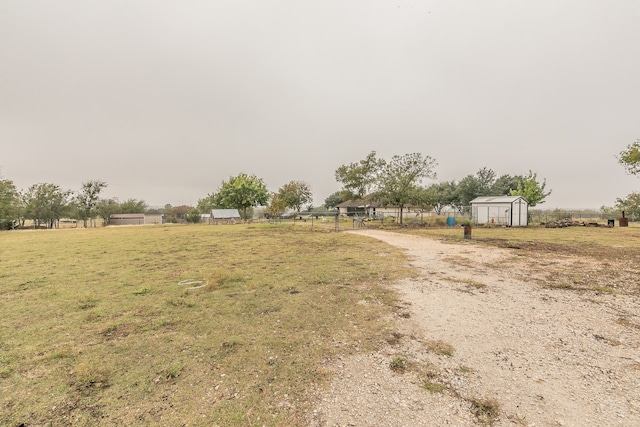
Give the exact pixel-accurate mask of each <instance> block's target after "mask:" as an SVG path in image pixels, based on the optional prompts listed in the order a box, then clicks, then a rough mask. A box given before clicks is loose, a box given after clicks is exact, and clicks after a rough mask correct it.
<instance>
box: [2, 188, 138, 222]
mask: <svg viewBox="0 0 640 427" xmlns="http://www.w3.org/2000/svg"><path fill="white" fill-rule="evenodd" d="M106 187H107V183H106V182H104V181H101V180H89V181H86V182H84V183H82V185H81V188H80V190H78V191H71V190H64V189H62V188H61V187H60V186H59V185H56V184H51V183H40V184H34V185H32V186H30V187H29V188H28V189H27V190H25V191H19V190H18V189H17V188H16V186H15V185H14V183H13V181H11V180H9V179H0V229H5V230H6V229H12V228H16V227H24V225H25V222H26V221H27V220H31V221H32V222H33V226H34V227H35V228H41V227H43V226H44V227H46V228H56V227H57V226H58V224H59V222H60V220H61V219H62V218H70V219H74V220H78V221H80V220H81V221H83V224H84V227H85V228H86V227H88V226H89V225H93V226H95V220H96V218H102V220H103V221H104V223H105V224H108V222H109V217H110V216H111V215H112V214H116V213H140V212H145V211H146V210H147V209H148V206H147V204H146V203H145V202H144V201H142V200H137V199H128V200H125V201H123V202H120V201H118V199H115V198H110V199H101V198H100V193H101V192H102V190H104V189H105V188H106Z"/></svg>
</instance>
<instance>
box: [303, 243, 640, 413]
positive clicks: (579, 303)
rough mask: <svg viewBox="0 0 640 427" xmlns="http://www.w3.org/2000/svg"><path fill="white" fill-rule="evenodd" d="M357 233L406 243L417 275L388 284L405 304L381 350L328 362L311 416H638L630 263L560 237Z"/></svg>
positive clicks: (639, 333) (637, 343)
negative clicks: (525, 243)
mask: <svg viewBox="0 0 640 427" xmlns="http://www.w3.org/2000/svg"><path fill="white" fill-rule="evenodd" d="M358 233H359V234H362V235H367V236H371V237H374V238H377V239H380V240H383V241H385V242H387V243H389V244H392V245H394V246H398V247H401V248H403V249H405V250H406V251H407V252H408V254H409V255H410V257H411V259H412V261H411V263H412V265H413V266H414V267H416V268H417V269H419V270H420V271H421V275H420V277H417V278H412V279H407V280H404V281H402V282H400V283H397V284H396V285H395V286H394V287H395V289H397V291H398V292H399V293H400V295H401V296H402V298H403V300H404V302H405V304H404V305H403V309H402V310H398V311H397V314H396V317H397V320H396V323H397V332H396V333H394V334H393V336H392V337H390V339H389V340H387V343H386V345H385V347H384V350H382V351H381V352H379V353H375V354H367V355H357V356H353V357H350V358H344V359H339V360H336V361H333V363H330V364H329V365H330V366H327V367H326V368H327V369H332V370H334V372H335V379H334V381H333V383H332V384H331V387H330V388H329V389H328V390H326V391H324V392H323V393H321V394H320V395H319V396H318V401H317V405H316V408H315V411H314V413H313V414H312V418H311V420H310V424H311V425H314V426H334V425H341V426H342V425H353V426H360V425H362V426H370V425H385V426H406V425H414V426H423V425H424V426H435V425H455V426H470V425H487V424H491V425H495V426H513V425H523V426H541V425H544V426H562V425H564V426H584V425H594V426H596V425H597V426H601V425H607V426H637V425H640V403H639V402H640V370H639V369H638V366H640V352H639V348H640V330H639V329H638V328H637V325H638V324H640V316H639V314H640V310H639V308H640V306H639V302H638V296H637V286H638V285H637V282H638V281H637V279H635V278H634V277H631V276H629V275H631V274H632V273H633V271H629V272H625V271H623V272H622V273H616V274H614V273H613V272H612V271H611V270H612V268H614V267H617V266H612V265H611V263H612V262H613V261H614V259H613V258H610V259H608V260H606V261H605V262H606V263H609V264H603V262H601V261H600V260H599V259H597V258H594V256H593V255H592V254H590V253H589V252H588V251H587V253H586V254H582V253H580V252H573V253H571V252H570V251H567V250H565V249H563V248H560V247H559V246H555V245H551V246H553V248H552V249H553V250H551V251H546V250H544V249H543V248H541V247H540V246H536V245H532V247H529V248H526V249H523V248H522V247H520V248H495V247H487V246H482V245H474V244H462V245H461V244H447V243H444V242H441V241H437V240H433V239H428V238H423V237H416V236H411V235H401V234H395V233H388V232H383V231H377V230H364V231H359V232H358ZM523 250H524V251H526V254H525V256H523V255H522V251H523ZM533 254H536V256H531V255H533ZM558 276H560V279H558ZM563 281H567V286H553V284H557V283H563ZM629 281H631V282H629ZM594 285H596V286H595V288H594ZM606 289H610V291H609V290H606ZM400 313H405V315H400ZM406 313H410V316H407V315H406ZM621 319H623V320H621ZM434 342H437V343H439V344H440V345H439V346H434V345H433V343H434ZM443 346H445V348H446V349H447V351H446V352H442V351H438V350H437V348H442V347H443ZM398 358H404V359H405V360H406V369H404V370H403V371H402V372H399V371H397V370H393V369H391V366H390V364H391V363H392V361H394V360H395V361H397V360H399V359H398Z"/></svg>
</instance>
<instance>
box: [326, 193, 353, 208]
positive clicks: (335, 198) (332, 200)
mask: <svg viewBox="0 0 640 427" xmlns="http://www.w3.org/2000/svg"><path fill="white" fill-rule="evenodd" d="M347 200H349V194H348V193H346V192H345V191H336V192H335V193H333V194H331V195H330V196H329V197H327V198H326V199H324V207H325V208H327V209H333V208H335V207H336V206H338V205H339V204H340V203H342V202H346V201H347Z"/></svg>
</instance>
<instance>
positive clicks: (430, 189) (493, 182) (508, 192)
mask: <svg viewBox="0 0 640 427" xmlns="http://www.w3.org/2000/svg"><path fill="white" fill-rule="evenodd" d="M436 165H437V163H436V161H435V160H434V159H432V158H431V157H429V156H423V155H422V154H420V153H412V154H405V155H404V156H393V157H392V158H391V160H390V161H389V162H387V161H386V160H384V159H379V158H377V156H376V152H375V151H373V152H371V153H370V154H369V155H368V156H367V157H366V158H364V159H363V160H360V161H359V162H356V163H350V164H346V165H342V166H340V167H339V168H338V169H337V170H336V172H335V178H336V181H338V182H339V183H341V184H342V189H341V190H340V191H337V192H335V193H333V194H332V195H330V196H329V197H328V198H327V199H326V200H325V206H326V207H328V208H331V207H335V206H337V205H338V204H340V203H342V202H345V201H347V200H362V201H364V202H365V203H366V202H379V203H380V204H382V205H388V206H395V207H397V208H398V209H399V210H400V221H402V211H403V209H404V207H407V206H411V207H412V208H417V209H422V210H433V211H435V212H436V213H437V214H440V213H441V212H442V210H443V209H445V208H446V207H449V208H451V209H455V210H457V211H462V208H463V207H465V206H469V204H470V202H471V200H473V199H475V198H476V197H481V196H516V195H517V196H522V197H524V199H525V200H527V202H528V203H529V205H530V206H536V205H538V204H541V203H544V199H545V198H546V197H547V196H548V195H549V194H551V191H550V190H549V191H546V185H547V183H546V179H545V180H542V182H540V181H539V180H538V177H537V174H536V173H534V172H532V171H529V172H528V173H527V174H525V175H506V174H505V175H500V176H498V175H497V173H496V172H495V171H493V170H492V169H489V168H487V167H483V168H481V169H480V170H478V172H476V173H475V174H470V175H467V176H466V177H464V178H462V179H461V180H460V181H459V182H456V181H455V180H454V181H442V182H438V183H432V184H431V185H426V186H425V185H422V181H423V179H425V178H431V179H435V178H436V172H435V166H436Z"/></svg>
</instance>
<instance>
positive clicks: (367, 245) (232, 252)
mask: <svg viewBox="0 0 640 427" xmlns="http://www.w3.org/2000/svg"><path fill="white" fill-rule="evenodd" d="M381 253H384V254H386V256H385V257H384V262H381V261H382V258H380V257H379V256H377V255H376V254H381ZM405 261H406V259H405V258H404V255H402V254H401V252H400V251H399V250H396V249H394V248H391V247H389V246H386V245H384V244H383V243H382V242H379V241H377V240H373V239H366V238H362V237H359V236H354V235H349V234H342V233H340V234H339V233H332V232H328V231H326V230H325V231H323V230H322V229H319V228H313V229H312V228H311V227H298V226H296V227H285V226H270V225H235V226H204V225H193V226H150V227H119V228H118V227H116V228H109V227H108V228H99V229H86V230H85V229H73V230H54V231H19V232H3V233H0V313H2V316H1V320H0V425H19V424H20V423H25V424H26V425H134V426H135V425H154V424H155V425H159V424H162V425H182V424H188V425H196V426H197V425H202V426H211V425H243V426H244V425H260V426H261V425H268V426H280V425H301V424H304V423H305V421H304V420H305V418H304V417H305V414H306V413H307V411H308V410H309V401H308V399H309V396H310V392H311V390H312V389H313V388H314V387H319V386H322V385H323V384H324V383H325V382H326V381H327V380H328V375H329V374H328V373H327V372H325V370H324V369H323V367H322V366H323V361H326V360H327V359H331V358H332V357H334V356H336V355H338V354H352V353H356V352H363V351H369V350H372V349H373V348H375V347H376V346H378V345H384V344H385V343H386V341H385V340H386V338H388V337H389V336H390V334H391V329H389V328H390V326H389V325H388V324H387V322H388V320H384V319H391V316H390V314H391V311H392V307H394V306H395V304H396V300H395V295H394V294H393V293H392V292H391V291H389V290H388V289H386V288H384V287H382V286H380V285H379V284H380V283H384V282H385V281H390V280H394V279H397V278H400V277H405V276H407V275H408V274H410V272H409V271H408V270H406V269H405V267H403V265H405ZM180 283H183V284H180ZM201 285H204V286H201ZM362 301H365V302H366V303H359V302H362Z"/></svg>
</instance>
